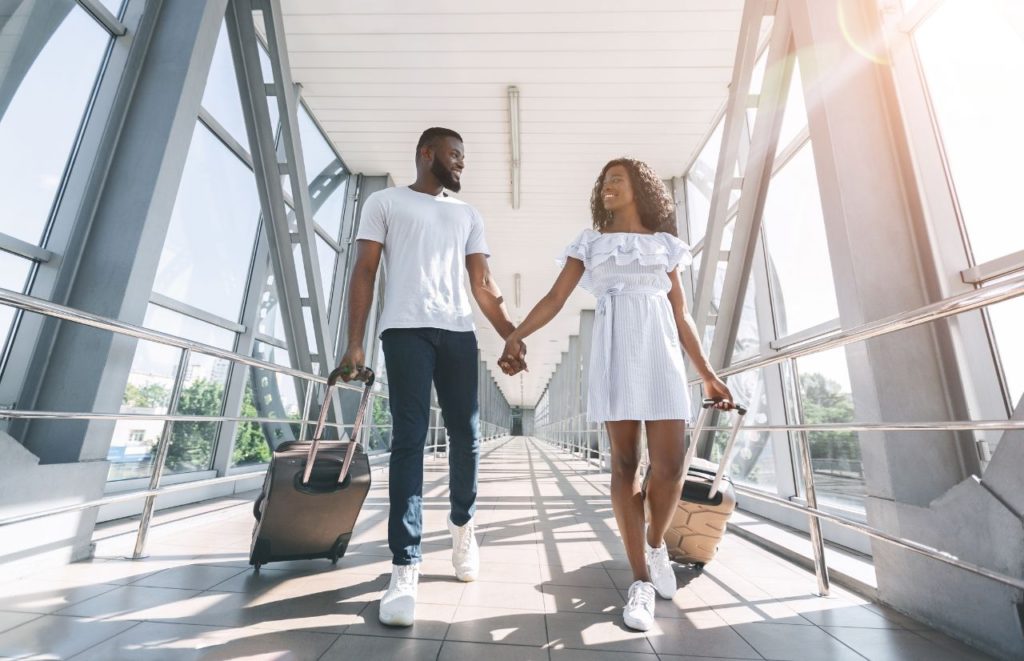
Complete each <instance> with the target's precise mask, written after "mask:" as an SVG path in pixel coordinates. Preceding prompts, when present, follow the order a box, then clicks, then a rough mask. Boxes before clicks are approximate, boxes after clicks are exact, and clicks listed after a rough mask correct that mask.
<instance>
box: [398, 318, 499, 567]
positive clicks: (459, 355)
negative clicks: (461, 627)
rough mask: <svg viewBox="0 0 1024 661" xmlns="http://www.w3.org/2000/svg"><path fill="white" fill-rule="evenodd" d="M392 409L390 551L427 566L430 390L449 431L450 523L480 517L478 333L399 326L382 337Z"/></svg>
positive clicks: (400, 561)
mask: <svg viewBox="0 0 1024 661" xmlns="http://www.w3.org/2000/svg"><path fill="white" fill-rule="evenodd" d="M381 341H382V343H383V346H384V361H385V366H386V368H387V383H388V395H389V399H390V404H391V419H392V429H391V465H390V476H389V478H388V495H389V499H390V502H391V508H390V512H389V515H388V546H389V547H390V548H391V553H392V556H393V560H392V562H393V563H394V564H396V565H409V564H415V563H418V562H419V561H420V558H421V557H422V554H421V552H420V538H421V536H422V533H423V451H424V446H425V441H426V438H427V430H428V428H429V426H430V384H431V383H433V384H434V387H435V388H436V389H437V400H438V403H439V404H440V405H441V414H442V415H443V416H444V425H445V428H446V429H447V430H448V471H449V478H448V490H449V495H448V498H449V500H450V502H451V520H452V523H454V524H455V525H457V526H464V525H466V523H467V522H468V521H469V520H470V519H471V518H472V517H473V513H474V512H475V511H476V490H477V472H478V470H479V466H480V406H479V396H478V394H477V379H478V373H477V369H478V361H479V359H478V352H477V344H476V334H475V333H473V332H472V331H468V332H455V331H448V330H441V329H439V328H392V329H388V330H386V331H384V332H383V333H382V334H381Z"/></svg>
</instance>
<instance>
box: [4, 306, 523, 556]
mask: <svg viewBox="0 0 1024 661" xmlns="http://www.w3.org/2000/svg"><path fill="white" fill-rule="evenodd" d="M0 304H3V305H9V306H12V307H16V308H19V309H21V310H25V311H27V312H33V313H36V314H41V315H44V316H47V317H52V318H55V319H60V320H63V321H69V322H72V323H77V324H80V325H83V326H89V327H91V328H96V329H99V330H105V331H109V332H112V333H117V334H119V335H125V336H128V337H134V338H136V339H139V340H145V341H148V342H153V343H155V344H161V345H164V346H170V347H174V348H177V349H180V350H181V351H182V357H181V358H179V369H178V372H179V374H178V375H177V376H176V378H175V381H174V384H175V392H178V391H180V387H181V384H182V382H183V378H184V377H183V374H182V373H181V372H182V368H183V366H184V364H185V363H186V362H187V360H186V358H187V356H188V355H190V354H191V353H201V354H204V355H209V356H212V357H215V358H220V359H223V360H227V361H229V362H233V363H239V364H242V365H247V366H249V367H257V368H260V369H264V370H268V371H271V372H275V373H278V374H284V375H287V376H291V377H295V378H299V379H302V380H304V381H307V382H310V383H311V384H313V383H321V384H326V383H327V377H324V376H318V375H316V374H310V373H308V372H303V371H301V370H297V369H295V368H291V367H284V366H282V365H278V364H276V363H270V362H267V361H264V360H260V359H258V358H253V357H251V356H246V355H243V354H239V353H235V352H233V351H228V350H225V349H221V348H220V347H215V346H211V345H208V344H203V343H202V342H195V341H193V340H187V339H184V338H181V337H178V336H176V335H170V334H168V333H163V332H160V331H154V330H150V329H148V328H143V327H141V326H136V325H134V324H129V323H126V322H123V321H118V320H115V319H109V318H106V317H102V316H100V315H96V314H92V313H90V312H84V311H82V310H77V309H75V308H70V307H67V306H64V305H59V304H57V303H53V302H50V301H45V300H42V299H39V298H35V297H33V296H27V295H25V294H21V293H18V292H15V291H12V290H9V289H4V288H2V287H0ZM378 383H381V384H382V385H384V386H385V387H386V386H387V384H386V383H385V382H382V381H378ZM337 387H339V388H343V389H347V390H354V391H357V392H361V391H362V388H361V387H359V386H357V385H355V384H348V383H339V384H337ZM311 395H312V389H311V388H309V389H307V397H306V403H305V406H304V414H303V416H302V418H300V419H297V420H296V419H291V418H254V417H243V416H206V415H180V414H171V413H168V414H147V413H92V412H89V413H80V412H72V411H31V410H21V409H8V410H0V419H4V418H7V419H50V420H151V421H164V422H171V423H173V422H242V423H271V424H301V425H306V424H308V423H310V422H315V421H312V420H309V419H307V418H308V412H309V411H308V409H309V405H310V402H311V401H312V400H311ZM370 396H371V397H374V398H377V397H380V398H384V399H388V398H389V396H388V395H387V394H386V393H385V392H373V393H371V395H370ZM174 399H175V398H174V396H173V393H172V402H171V404H169V405H168V410H169V411H171V410H174V406H173V404H174V401H173V400H174ZM430 409H431V411H432V412H435V413H436V412H439V411H440V409H439V408H438V407H434V406H431V407H430ZM326 424H327V425H328V426H331V427H335V428H339V429H341V428H344V427H350V426H351V425H345V424H343V423H338V422H328V423H326ZM480 424H481V426H486V427H487V428H488V429H490V431H493V432H495V433H493V434H486V435H483V437H482V438H481V442H489V441H493V440H495V439H497V438H502V437H503V435H504V434H507V433H508V428H506V427H502V426H500V425H496V424H494V423H491V422H486V421H481V422H480ZM392 426H393V425H378V424H372V423H371V424H370V425H367V426H364V428H363V429H364V433H366V434H369V433H370V432H371V431H372V430H374V429H390V428H391V427H392ZM169 428H170V425H166V426H165V429H164V433H163V434H162V437H161V441H160V442H159V443H158V444H157V445H158V448H157V456H156V457H155V458H154V461H153V464H152V470H151V475H150V488H149V489H142V490H138V491H133V492H131V493H127V494H119V495H116V496H105V497H103V498H98V499H95V500H91V501H88V502H84V503H77V504H75V505H67V506H62V507H58V508H52V509H49V510H43V511H36V512H29V513H25V514H19V515H16V516H10V517H5V518H2V519H0V527H4V526H8V525H13V524H16V523H24V522H27V521H32V520H35V519H40V518H44V517H48V516H54V515H57V514H65V513H69V512H77V511H82V510H86V509H91V508H94V507H100V506H103V505H109V504H115V503H122V502H130V501H133V500H138V499H140V498H142V499H145V501H146V505H145V507H144V508H143V515H142V520H141V521H140V523H139V531H138V538H137V541H136V548H135V553H134V555H133V558H135V559H138V558H141V557H142V550H143V546H144V543H145V538H146V535H147V533H148V529H149V524H150V520H151V517H152V514H153V509H154V503H155V499H156V497H157V496H160V495H164V494H168V493H174V492H178V491H187V490H189V489H198V488H202V487H207V486H214V485H219V484H225V483H231V482H237V481H239V480H244V479H250V478H253V477H258V476H259V475H262V474H263V473H265V471H258V470H257V471H252V472H247V473H241V474H237V475H224V476H220V477H216V478H211V479H208V480H195V481H192V482H185V483H181V484H176V485H173V486H164V487H161V486H159V482H160V477H161V476H162V472H163V471H162V468H163V457H164V455H165V454H166V449H167V444H168V442H169V432H168V430H169ZM441 429H443V427H439V426H433V425H431V426H429V427H428V432H436V431H439V430H441ZM444 444H447V439H445V440H444ZM439 447H442V442H441V441H439V440H434V441H432V442H431V443H430V444H425V445H424V451H425V452H426V451H429V450H431V449H432V450H433V452H434V455H435V456H436V454H437V450H438V448H439ZM369 454H370V456H378V455H384V454H387V452H386V451H384V452H373V453H369Z"/></svg>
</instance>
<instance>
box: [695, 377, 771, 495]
mask: <svg viewBox="0 0 1024 661" xmlns="http://www.w3.org/2000/svg"><path fill="white" fill-rule="evenodd" d="M728 384H729V390H730V391H731V392H732V394H733V397H734V398H735V399H736V401H737V402H739V403H741V404H743V405H744V406H746V407H747V415H746V416H745V423H746V424H755V425H763V424H767V423H768V414H769V411H770V408H769V406H768V393H767V389H766V388H765V380H764V374H763V370H757V371H752V372H751V371H748V372H741V373H740V374H734V375H732V376H730V377H729V378H728ZM733 420H734V418H733V414H726V415H719V416H718V426H719V427H726V426H729V425H732V423H733ZM728 440H729V434H728V432H724V431H720V432H716V433H715V439H714V445H713V446H712V449H711V460H712V461H716V462H718V461H721V460H722V452H723V451H724V450H725V443H726V442H727V441H728ZM728 475H729V476H730V477H731V478H732V479H733V481H735V482H737V483H740V484H746V485H750V486H756V487H762V488H768V489H769V490H772V491H774V490H775V486H776V477H775V456H774V452H773V448H772V437H771V433H770V432H748V431H741V432H740V434H739V435H738V436H737V437H736V444H735V445H734V446H733V452H732V457H731V461H730V463H729V472H728Z"/></svg>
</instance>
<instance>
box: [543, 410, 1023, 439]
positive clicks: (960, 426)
mask: <svg viewBox="0 0 1024 661" xmlns="http://www.w3.org/2000/svg"><path fill="white" fill-rule="evenodd" d="M585 415H586V414H585V413H578V414H576V415H574V416H571V417H568V418H562V420H560V421H559V422H563V421H565V420H576V419H578V418H581V417H583V416H585ZM557 424H559V423H555V422H551V423H545V424H542V425H534V427H535V429H547V428H549V427H552V426H555V425H557ZM730 429H731V427H711V426H708V427H704V428H703V430H704V431H712V432H716V431H724V432H727V431H729V430H730ZM1011 429H1024V420H952V421H948V422H822V423H817V424H809V425H808V424H792V425H747V424H744V425H743V431H745V432H747V431H750V432H786V431H806V432H829V431H858V432H860V431H862V432H872V431H1005V430H1011ZM570 431H571V433H576V434H579V433H592V432H596V431H600V430H596V429H585V428H578V429H574V430H570Z"/></svg>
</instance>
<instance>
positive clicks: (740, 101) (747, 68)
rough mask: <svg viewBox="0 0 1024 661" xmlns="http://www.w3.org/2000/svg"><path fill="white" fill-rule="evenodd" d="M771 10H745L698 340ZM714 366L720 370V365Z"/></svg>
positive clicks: (703, 272)
mask: <svg viewBox="0 0 1024 661" xmlns="http://www.w3.org/2000/svg"><path fill="white" fill-rule="evenodd" d="M768 9H769V7H768V3H766V2H763V1H759V0H748V2H747V3H746V5H745V6H744V9H743V17H742V22H741V24H740V37H739V45H738V47H737V50H736V60H735V64H734V66H733V75H732V81H731V82H730V83H729V100H728V102H727V104H726V112H725V125H724V127H723V131H722V148H721V150H720V151H719V153H718V167H717V168H716V170H715V186H714V189H713V190H712V194H711V209H710V212H709V214H708V225H707V230H706V231H705V233H704V250H703V257H702V259H701V267H700V275H699V276H698V279H697V288H696V292H695V295H694V311H693V319H694V322H695V323H696V326H697V336H698V337H703V336H704V329H705V327H707V325H708V320H709V318H710V315H711V297H712V293H713V291H714V283H715V275H716V273H717V270H718V261H719V256H720V255H719V252H720V251H721V246H722V234H723V231H724V229H725V221H726V220H727V214H728V210H729V194H730V192H731V190H732V180H733V178H734V176H735V170H736V166H737V163H738V158H739V152H740V142H741V139H742V137H743V133H744V132H745V131H746V126H747V119H746V107H747V99H748V96H749V91H750V79H751V75H752V73H753V70H754V65H755V64H756V62H757V54H758V40H759V38H760V33H761V23H762V21H763V19H764V17H765V15H766V13H767V12H768ZM715 366H716V367H718V365H715Z"/></svg>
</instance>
